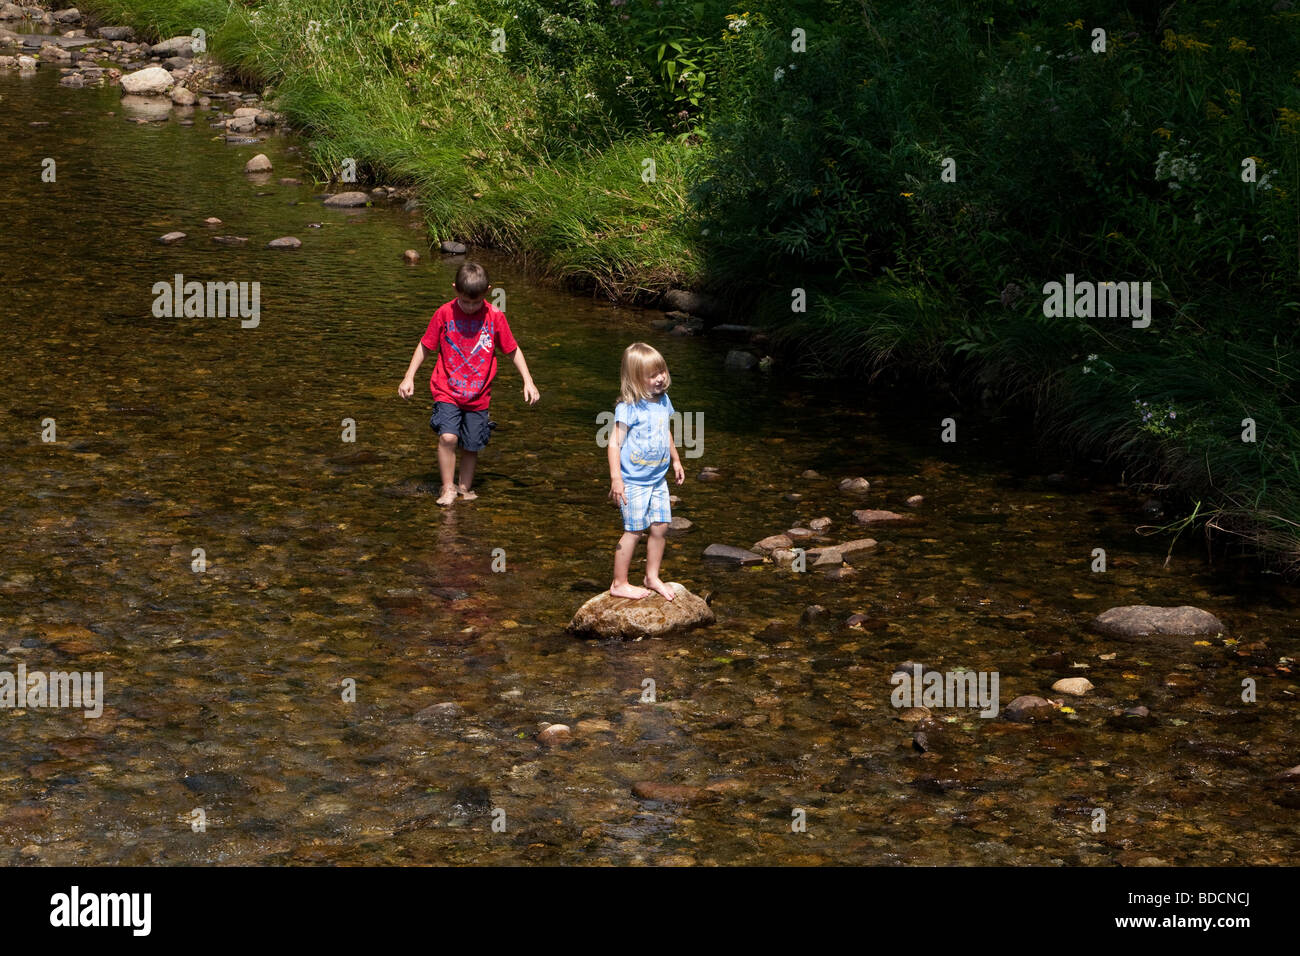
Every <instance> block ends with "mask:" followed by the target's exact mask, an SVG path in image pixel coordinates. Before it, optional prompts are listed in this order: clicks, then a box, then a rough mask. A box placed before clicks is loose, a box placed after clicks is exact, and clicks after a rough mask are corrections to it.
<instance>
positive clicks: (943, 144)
mask: <svg viewBox="0 0 1300 956" xmlns="http://www.w3.org/2000/svg"><path fill="white" fill-rule="evenodd" d="M589 6H591V5H589ZM614 6H615V7H617V8H619V9H626V10H627V11H628V13H626V14H618V15H615V14H613V13H611V12H610V11H609V10H605V9H604V8H603V6H600V5H594V6H591V9H590V10H587V11H586V14H587V15H588V16H580V15H578V13H577V12H575V11H571V10H568V8H565V9H564V10H561V9H560V8H559V7H558V6H555V8H554V9H553V10H552V9H551V7H550V6H543V5H541V4H523V5H516V6H515V7H514V8H512V9H517V10H518V13H510V12H508V11H507V10H506V8H505V7H500V8H498V6H497V5H495V4H493V3H490V2H486V0H467V2H463V3H458V4H444V5H441V6H433V7H420V6H418V5H416V4H413V3H388V4H383V5H381V6H375V5H373V4H369V3H367V2H365V0H347V2H344V0H334V2H318V3H306V2H280V3H275V4H263V5H261V6H259V7H258V8H257V9H249V8H246V7H244V6H242V5H239V4H226V3H224V2H218V0H180V2H162V0H93V2H91V3H89V4H87V5H86V9H87V10H92V11H94V12H95V13H96V14H98V15H99V16H101V17H104V18H106V19H111V20H112V21H114V22H123V23H129V24H131V25H132V26H135V27H137V28H138V29H140V30H141V31H145V32H148V33H149V34H150V35H157V36H159V37H168V36H173V35H177V34H189V33H191V32H192V31H193V30H194V29H196V28H199V29H202V30H204V31H206V35H207V40H208V45H209V48H210V49H211V50H212V51H213V53H214V54H215V55H216V56H217V57H218V58H219V59H220V60H221V61H222V62H223V63H226V64H228V65H230V66H231V67H232V68H233V69H236V70H238V71H240V72H241V73H243V74H244V75H246V76H248V77H250V78H257V79H258V81H259V82H265V83H267V84H268V85H269V88H268V94H269V95H274V97H275V101H276V108H277V109H278V110H279V111H281V112H283V113H284V114H285V115H286V116H287V117H288V118H289V120H290V121H291V122H292V123H294V124H295V125H297V126H299V127H301V128H303V129H305V130H306V131H308V132H309V133H310V134H311V136H312V146H311V148H312V158H313V159H314V160H315V161H316V162H317V163H318V165H319V168H320V169H321V170H322V171H323V174H324V175H326V176H327V177H330V178H332V179H334V180H336V181H337V180H338V179H339V177H340V176H341V170H342V168H343V167H344V164H345V161H346V160H348V159H352V160H355V161H356V168H357V172H358V176H359V178H360V179H361V180H362V181H368V182H374V181H378V180H380V179H382V180H384V181H386V182H393V183H399V184H408V185H409V186H410V187H411V188H412V189H413V190H414V191H415V192H416V193H417V194H418V196H419V200H420V202H421V205H422V210H423V214H424V217H425V222H426V225H427V227H428V229H429V231H430V234H431V236H433V237H434V239H435V240H437V239H442V238H456V239H462V240H464V241H467V242H469V243H472V244H477V245H490V246H495V247H498V248H500V249H502V250H504V251H507V252H509V253H510V254H512V255H514V256H516V257H518V258H519V259H520V261H522V262H523V263H525V264H526V265H527V266H528V267H529V268H530V269H531V270H533V271H534V272H536V273H537V274H540V275H545V276H549V277H552V278H555V279H559V280H563V281H565V282H566V283H568V284H570V285H573V286H576V287H581V288H588V289H591V290H594V291H596V292H598V293H602V294H605V295H608V296H610V297H613V298H617V299H623V300H632V301H647V300H650V299H653V298H654V297H655V296H657V295H659V294H660V293H662V292H664V291H665V290H667V289H669V288H671V287H674V286H686V287H706V288H710V289H712V290H713V291H716V292H718V293H720V294H721V295H722V297H723V299H724V301H726V302H728V303H729V304H730V307H731V308H732V309H733V310H735V311H738V312H740V313H742V314H744V315H745V316H746V318H747V319H748V318H749V317H750V316H753V317H757V319H758V320H760V321H761V322H762V324H764V325H766V326H767V327H768V328H769V329H770V331H771V336H772V344H773V346H774V347H776V348H777V349H778V350H780V351H779V357H780V358H782V359H783V360H784V361H785V363H786V364H787V365H792V366H794V367H796V368H797V369H798V370H800V371H803V372H807V373H811V374H815V375H847V376H860V375H864V374H865V375H876V374H881V373H883V374H885V375H891V374H895V373H896V372H903V373H905V374H908V375H917V374H920V375H928V376H930V378H931V380H933V381H934V382H936V383H938V382H943V383H949V385H955V386H956V388H957V395H958V396H959V397H960V399H961V403H962V404H966V405H967V406H968V407H969V404H970V403H973V402H979V401H984V402H995V403H997V402H1000V403H1005V405H1006V408H1007V409H1008V414H1011V415H1014V416H1019V417H1021V418H1022V419H1024V420H1027V419H1029V418H1031V417H1032V418H1033V419H1034V420H1035V431H1036V432H1037V433H1038V434H1039V435H1041V436H1042V437H1043V440H1044V441H1045V442H1051V443H1053V444H1054V445H1055V446H1059V447H1066V448H1075V449H1077V450H1078V453H1079V456H1080V458H1088V457H1093V456H1097V455H1101V456H1104V457H1106V458H1107V459H1108V460H1110V461H1111V462H1112V463H1113V464H1114V466H1115V467H1116V469H1117V470H1120V471H1122V472H1123V474H1125V476H1126V477H1128V478H1130V479H1136V480H1139V481H1142V482H1144V483H1146V484H1148V485H1149V486H1150V487H1151V488H1153V489H1159V490H1160V491H1161V492H1162V493H1163V494H1164V495H1166V496H1167V497H1168V498H1169V500H1170V503H1171V505H1176V507H1175V508H1171V511H1176V512H1177V513H1178V514H1181V515H1182V516H1183V517H1181V518H1172V517H1171V519H1170V520H1171V524H1170V525H1168V526H1167V527H1169V528H1170V529H1186V528H1198V529H1200V528H1203V529H1205V530H1206V531H1207V532H1214V533H1215V537H1216V539H1218V540H1222V541H1228V542H1231V541H1233V540H1237V539H1239V540H1242V541H1244V542H1246V543H1247V544H1248V545H1250V546H1251V547H1253V548H1256V549H1259V550H1260V551H1261V552H1263V553H1264V554H1265V555H1266V556H1267V557H1268V558H1269V560H1271V561H1273V562H1275V563H1276V564H1277V565H1279V566H1280V567H1282V568H1284V569H1286V570H1288V571H1294V570H1295V569H1296V567H1297V566H1298V565H1300V534H1298V533H1297V527H1300V525H1298V524H1297V522H1300V461H1297V458H1296V454H1295V449H1296V448H1297V447H1300V430H1297V428H1296V427H1295V425H1294V423H1295V422H1296V421H1297V420H1298V419H1297V416H1296V414H1295V413H1296V411H1297V409H1296V402H1295V400H1294V398H1293V396H1295V395H1296V394H1300V365H1298V364H1297V363H1296V362H1295V361H1294V357H1293V356H1294V351H1293V350H1294V345H1295V341H1294V336H1295V333H1294V329H1293V327H1294V325H1295V323H1294V317H1295V316H1294V312H1295V300H1296V298H1297V294H1296V293H1297V289H1296V278H1297V276H1296V270H1295V266H1294V261H1293V260H1294V256H1293V252H1292V250H1295V249H1296V247H1297V242H1298V241H1300V240H1298V237H1297V228H1296V222H1297V221H1298V217H1297V215H1296V213H1297V206H1296V202H1297V197H1298V196H1300V158H1298V154H1297V142H1300V141H1298V140H1297V132H1298V131H1300V125H1298V123H1300V113H1297V112H1296V110H1297V109H1298V108H1300V103H1296V102H1292V100H1293V99H1294V89H1293V87H1292V86H1290V85H1288V84H1289V83H1290V79H1289V76H1290V70H1291V69H1293V66H1292V67H1286V66H1285V64H1286V63H1292V64H1293V63H1294V62H1295V58H1294V57H1293V56H1292V54H1293V53H1294V52H1295V51H1294V46H1295V40H1294V36H1293V34H1294V30H1291V31H1290V32H1289V33H1288V28H1289V27H1292V26H1293V25H1294V17H1295V13H1294V12H1293V11H1290V10H1288V9H1285V8H1282V9H1279V10H1277V11H1274V12H1273V13H1272V14H1270V15H1268V16H1265V17H1264V18H1263V19H1262V21H1260V22H1259V23H1252V22H1251V21H1249V20H1241V22H1237V21H1235V20H1232V19H1229V18H1226V17H1220V16H1219V15H1218V14H1217V13H1213V11H1210V8H1209V6H1207V5H1204V4H1191V5H1187V6H1186V7H1185V8H1180V10H1179V11H1178V12H1177V14H1176V15H1171V17H1162V18H1160V22H1155V21H1153V22H1149V23H1148V22H1145V21H1141V20H1139V19H1134V18H1133V16H1132V15H1130V14H1128V13H1127V12H1125V11H1122V10H1120V9H1118V8H1117V9H1116V10H1115V11H1113V13H1114V16H1113V17H1112V18H1111V20H1108V21H1106V22H1107V23H1109V24H1112V25H1111V26H1110V29H1109V34H1108V35H1107V36H1104V37H1103V38H1102V43H1101V49H1097V42H1098V41H1097V38H1096V37H1095V36H1094V28H1093V25H1092V24H1091V23H1089V24H1084V23H1083V21H1077V22H1071V23H1067V24H1064V25H1062V24H1061V23H1058V22H1055V21H1051V22H1049V19H1048V18H1047V17H1045V16H1038V15H1034V16H1033V17H1030V19H1028V20H1026V21H1024V22H1020V21H1015V20H1013V19H1004V20H1000V21H998V22H997V23H994V24H991V25H989V26H987V27H985V26H979V25H974V24H973V21H971V22H968V21H969V18H970V14H969V12H961V11H959V10H958V11H947V13H945V12H944V10H945V8H944V5H943V4H942V3H936V4H931V5H927V6H925V7H924V8H923V9H918V10H917V11H916V12H909V13H903V12H901V11H887V12H886V13H885V14H884V15H882V16H881V17H879V18H877V19H875V20H867V21H865V22H864V23H861V24H858V26H859V27H861V28H862V29H860V30H859V31H858V34H857V35H861V36H864V37H866V38H867V39H866V40H864V41H863V42H861V43H849V42H847V41H845V40H834V41H827V42H830V43H831V47H830V48H826V47H816V46H815V45H814V49H815V50H816V51H817V52H818V53H819V55H821V56H828V55H829V56H831V57H832V58H833V59H836V61H837V62H841V63H843V64H844V69H843V70H841V71H838V73H837V74H835V75H830V74H828V73H826V72H825V71H821V72H817V71H808V70H804V71H803V72H802V73H801V72H800V71H799V69H798V67H799V56H797V55H794V54H793V53H792V52H791V49H790V48H791V47H792V46H793V45H794V44H792V43H791V42H790V40H789V37H788V33H789V30H788V29H787V28H788V27H789V24H790V23H793V22H794V20H795V19H799V18H800V17H802V16H803V14H802V13H800V12H798V11H797V9H796V8H798V6H799V5H797V4H796V5H795V7H792V8H789V10H788V12H785V13H782V12H780V11H775V8H774V11H775V12H769V13H767V14H764V13H762V12H753V13H746V14H744V15H741V14H737V13H733V14H731V15H729V17H728V18H727V19H723V18H722V17H721V14H720V13H719V15H718V17H717V18H716V20H717V22H716V24H713V25H712V26H709V27H707V29H706V28H705V27H704V26H700V27H692V25H691V24H686V25H684V26H674V27H673V29H674V30H675V31H676V32H673V31H672V30H669V27H668V25H666V24H665V23H657V22H656V21H653V20H651V19H647V18H648V17H650V16H651V14H650V13H647V10H648V5H639V4H624V5H614ZM598 7H599V9H598ZM832 7H833V5H831V6H829V7H827V8H826V12H816V11H814V10H813V9H811V8H810V10H809V12H808V14H807V17H805V18H804V19H802V20H800V22H807V23H809V24H810V25H821V26H823V27H824V28H825V29H823V30H822V31H821V35H823V36H824V35H826V33H827V32H829V30H830V28H831V27H832V26H834V25H835V23H836V22H837V21H835V17H837V16H838V17H849V18H850V19H851V18H852V16H856V15H857V14H853V13H851V12H849V13H845V12H843V11H839V10H838V7H834V8H833V9H832ZM1203 8H1204V9H1203ZM719 9H721V8H719ZM394 11H396V13H394ZM1207 11H1208V12H1207ZM715 12H717V11H713V10H712V9H711V8H710V11H709V13H710V15H712V13H715ZM941 14H942V15H941ZM948 14H951V16H949V15H948ZM1202 14H1203V15H1202ZM1212 15H1213V17H1214V18H1211V16H1212ZM520 16H522V17H523V19H522V20H519V19H518V18H519V17H520ZM619 16H621V17H628V16H631V17H632V18H633V20H632V21H631V24H632V25H633V26H635V27H637V31H636V32H634V33H633V34H630V35H628V36H625V35H624V34H623V33H620V32H619V30H620V27H619V23H620V21H619V19H618V17H619ZM1000 16H1001V15H1000ZM1007 17H1010V15H1009V14H1008V15H1007ZM381 21H382V22H381ZM709 22H710V23H712V21H709ZM846 22H847V21H846ZM516 23H518V25H517V26H516ZM724 23H725V24H726V26H725V28H723V29H722V30H721V38H720V39H719V38H718V37H717V33H718V32H719V31H718V29H717V28H718V27H720V26H721V25H722V24H724ZM841 25H842V24H841ZM1085 27H1086V28H1087V29H1085ZM655 30H658V31H659V34H657V35H656V34H655V33H654V31H655ZM925 30H931V31H932V32H933V36H934V37H936V38H938V39H937V40H936V41H935V42H934V43H933V44H931V47H932V49H930V50H922V51H919V52H918V53H917V55H916V56H915V57H913V58H911V59H905V58H904V57H902V55H901V51H903V50H905V49H908V48H909V44H910V42H911V40H910V39H909V38H913V39H914V37H915V36H916V35H918V31H925ZM494 31H500V33H499V34H497V33H494ZM664 31H668V32H664ZM986 34H987V36H986ZM810 35H812V36H813V37H814V42H816V37H817V36H818V30H817V29H815V28H811V33H810ZM995 35H996V36H997V37H998V38H999V39H998V42H997V45H996V47H995V46H994V45H993V38H994V36H995ZM655 36H658V37H660V38H661V39H662V41H663V42H661V43H659V46H658V48H657V55H658V57H659V59H658V61H656V60H655V59H654V55H651V56H650V57H649V59H650V61H651V62H650V67H647V64H646V62H645V59H646V57H645V56H644V54H645V52H646V50H647V48H646V47H645V44H646V42H647V40H646V38H647V37H650V38H651V40H652V41H654V38H655ZM497 40H500V41H501V42H502V43H503V48H502V49H500V50H494V49H493V46H492V45H493V43H494V41H497ZM986 40H987V42H985V41H986ZM655 42H657V41H655ZM795 42H796V43H797V38H796V41H795ZM673 44H676V45H675V46H674V45H673ZM648 49H650V50H652V51H654V49H655V48H654V42H651V46H650V48H648ZM990 52H996V54H997V55H996V58H994V60H992V61H991V60H990V55H989V54H990ZM656 62H657V63H658V64H659V65H663V66H664V69H665V70H666V71H667V73H668V74H669V76H668V79H669V84H668V87H669V91H670V92H669V94H665V93H664V89H663V84H662V83H660V82H659V81H660V79H661V77H659V76H658V75H657V74H655V73H654V72H653V71H652V69H651V68H652V67H654V66H655V65H656ZM706 62H707V64H708V66H709V69H708V70H707V73H708V76H709V79H708V80H707V81H701V82H702V85H701V86H700V87H699V88H698V89H694V88H693V87H692V86H691V83H693V82H694V79H692V80H691V81H688V82H674V77H676V79H677V80H681V78H682V76H683V75H684V74H689V73H694V75H695V78H698V77H699V76H700V75H701V74H703V73H705V72H706V71H705V70H704V69H703V67H702V64H705V63H706ZM991 62H995V63H997V64H1000V65H999V66H997V68H996V69H995V68H994V66H991V65H990V63H991ZM667 64H673V65H675V67H676V70H677V71H678V72H677V73H674V72H673V69H671V68H669V67H668V66H667ZM693 67H695V69H693ZM625 70H626V72H624V71H625ZM999 71H1000V72H999ZM849 75H852V76H861V77H865V78H864V79H862V80H860V81H856V80H855V81H854V82H852V83H849V82H848V81H847V80H845V79H844V77H845V76H849ZM990 84H992V85H990ZM678 87H681V88H680V89H678ZM919 89H924V90H936V89H938V90H941V91H945V92H944V95H942V96H939V95H938V94H936V98H935V99H933V100H926V101H921V100H918V99H917V98H916V92H915V91H916V90H919ZM990 90H991V91H992V92H990ZM676 106H680V107H681V109H680V110H678V111H676V112H667V110H668V109H670V108H671V107H676ZM1112 115H1118V117H1119V119H1118V120H1116V121H1115V122H1111V121H1109V120H1106V119H1103V118H1104V117H1108V116H1112ZM1063 157H1064V158H1063ZM1243 157H1245V159H1243ZM1246 160H1250V163H1246ZM1252 164H1253V165H1252ZM1244 166H1249V169H1248V170H1245V171H1243V167H1244ZM1211 169H1216V170H1222V169H1229V170H1231V171H1232V175H1231V176H1227V177H1217V178H1215V177H1211V176H1210V175H1209V173H1208V171H1209V170H1211ZM974 171H978V172H974ZM949 173H951V175H948V174H949ZM1248 173H1249V176H1248V175H1247V174H1248ZM972 180H974V182H972ZM1225 258H1226V262H1225ZM1067 277H1077V278H1079V279H1080V280H1081V282H1086V283H1087V284H1088V285H1090V286H1091V287H1092V288H1093V290H1094V292H1095V291H1096V290H1098V289H1102V290H1104V289H1106V288H1108V287H1109V286H1110V285H1113V283H1115V282H1117V281H1118V282H1130V281H1136V282H1137V283H1138V285H1137V287H1136V288H1137V290H1139V291H1145V292H1146V295H1145V298H1142V299H1141V302H1143V303H1144V304H1143V305H1139V300H1138V299H1137V298H1135V300H1134V301H1133V303H1132V305H1133V308H1134V311H1135V312H1136V311H1137V310H1138V309H1139V308H1141V309H1144V310H1145V312H1146V314H1145V315H1144V316H1136V315H1135V316H1132V317H1130V316H1129V315H1128V314H1127V312H1126V313H1125V314H1124V315H1122V316H1116V315H1106V314H1100V313H1099V312H1098V310H1097V309H1096V308H1090V309H1082V310H1078V311H1076V310H1075V309H1074V308H1073V307H1072V306H1073V304H1074V303H1071V307H1068V308H1065V309H1063V310H1062V311H1061V312H1060V314H1055V315H1052V314H1048V310H1047V309H1045V304H1046V301H1045V300H1046V299H1047V294H1046V289H1047V288H1048V284H1049V283H1050V282H1058V283H1061V284H1062V285H1064V284H1065V283H1066V282H1067V281H1072V279H1071V280H1067ZM1144 283H1146V285H1144ZM1089 301H1090V302H1092V303H1094V304H1095V303H1097V302H1100V301H1101V297H1099V296H1094V298H1092V299H1090V300H1089ZM801 309H802V311H801ZM1130 321H1132V323H1133V324H1130ZM944 387H948V385H945V386H944ZM954 411H955V413H956V414H957V417H958V418H961V415H960V413H959V412H958V411H957V410H956V409H954ZM940 428H941V425H940V423H939V422H936V423H935V425H934V431H935V435H936V440H937V438H938V435H939V432H940ZM961 434H962V433H961V432H960V431H959V432H958V436H959V440H960V435H961Z"/></svg>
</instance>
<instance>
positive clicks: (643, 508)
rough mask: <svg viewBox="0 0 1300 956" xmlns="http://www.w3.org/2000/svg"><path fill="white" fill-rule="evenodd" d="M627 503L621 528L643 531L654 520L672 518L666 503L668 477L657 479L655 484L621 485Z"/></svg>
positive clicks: (666, 520) (623, 506)
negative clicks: (657, 481)
mask: <svg viewBox="0 0 1300 956" xmlns="http://www.w3.org/2000/svg"><path fill="white" fill-rule="evenodd" d="M623 491H624V493H625V494H626V495H627V504H625V505H622V506H621V507H622V509H623V530H624V531H644V530H645V529H646V528H648V527H650V525H652V524H654V523H655V522H656V521H663V522H669V521H672V520H673V513H672V509H671V508H670V506H669V504H668V478H667V477H666V476H665V477H663V478H660V479H659V484H657V485H629V484H624V485H623Z"/></svg>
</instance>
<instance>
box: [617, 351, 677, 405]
mask: <svg viewBox="0 0 1300 956" xmlns="http://www.w3.org/2000/svg"><path fill="white" fill-rule="evenodd" d="M661 369H662V370H663V373H664V378H665V380H666V381H665V382H664V388H665V389H667V388H668V386H669V385H672V383H673V377H672V375H670V374H669V373H668V363H667V362H665V361H664V357H663V356H662V355H660V354H659V352H658V350H656V349H654V348H653V347H651V346H649V345H646V344H645V343H644V342H633V343H632V344H631V345H629V346H628V347H627V348H626V349H624V350H623V369H622V373H621V376H620V388H619V396H618V397H619V400H620V401H623V402H626V403H627V404H629V405H634V404H636V403H637V402H639V401H641V400H642V399H646V398H649V397H650V394H649V393H648V392H647V391H646V390H645V380H646V379H647V378H649V377H650V376H651V375H653V374H654V373H655V372H658V371H659V370H661Z"/></svg>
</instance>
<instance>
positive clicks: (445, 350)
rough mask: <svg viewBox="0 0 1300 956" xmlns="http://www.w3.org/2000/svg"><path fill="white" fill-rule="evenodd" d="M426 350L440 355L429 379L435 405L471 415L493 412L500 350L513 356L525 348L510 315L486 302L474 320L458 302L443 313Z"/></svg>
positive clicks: (423, 340) (429, 334)
mask: <svg viewBox="0 0 1300 956" xmlns="http://www.w3.org/2000/svg"><path fill="white" fill-rule="evenodd" d="M420 344H421V345H423V346H424V347H425V348H426V349H429V350H430V351H436V352H437V353H438V361H437V364H435V365H434V367H433V374H432V375H431V376H430V377H429V390H430V391H431V392H432V393H433V400H434V401H435V402H450V403H451V404H453V405H459V406H460V407H461V408H463V409H466V410H468V411H482V410H483V409H485V408H487V407H488V402H489V401H490V400H491V397H492V394H491V393H492V379H493V378H495V377H496V374H497V356H496V350H497V349H500V350H501V351H502V352H507V353H509V352H513V351H514V350H515V349H517V348H519V343H517V342H516V341H515V337H514V335H512V334H511V332H510V325H509V323H508V322H506V316H505V313H504V312H502V311H501V310H500V309H497V308H496V307H494V306H493V305H491V304H490V303H488V302H484V303H483V305H482V306H481V307H480V308H479V310H478V311H477V312H475V313H474V314H473V315H470V314H469V313H467V312H465V311H464V310H463V309H462V308H461V307H460V302H459V300H458V299H452V300H451V301H450V302H448V303H446V304H444V305H441V306H439V307H438V311H437V312H435V313H433V318H431V319H430V320H429V328H428V329H426V330H425V333H424V337H423V338H421V339H420Z"/></svg>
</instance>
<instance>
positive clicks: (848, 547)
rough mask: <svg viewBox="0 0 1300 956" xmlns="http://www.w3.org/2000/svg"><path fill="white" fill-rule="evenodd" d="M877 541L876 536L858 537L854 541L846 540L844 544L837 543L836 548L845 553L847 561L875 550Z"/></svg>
mask: <svg viewBox="0 0 1300 956" xmlns="http://www.w3.org/2000/svg"><path fill="white" fill-rule="evenodd" d="M877 543H878V542H877V541H876V539H875V538H857V539H855V540H853V541H845V542H844V543H843V544H837V545H835V550H837V551H838V552H839V553H840V554H842V555H844V560H845V561H849V560H851V559H853V558H855V557H861V556H862V555H864V554H866V553H867V552H868V551H874V550H875V548H876V544H877Z"/></svg>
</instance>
